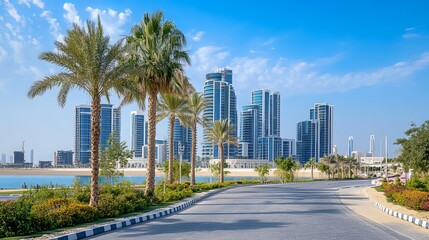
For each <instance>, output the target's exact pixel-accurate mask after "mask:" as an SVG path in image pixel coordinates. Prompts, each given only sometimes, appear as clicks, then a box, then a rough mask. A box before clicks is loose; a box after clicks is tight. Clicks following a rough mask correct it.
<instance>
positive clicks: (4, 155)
mask: <svg viewBox="0 0 429 240" xmlns="http://www.w3.org/2000/svg"><path fill="white" fill-rule="evenodd" d="M1 163H2V164H6V163H7V162H6V154H2V155H1Z"/></svg>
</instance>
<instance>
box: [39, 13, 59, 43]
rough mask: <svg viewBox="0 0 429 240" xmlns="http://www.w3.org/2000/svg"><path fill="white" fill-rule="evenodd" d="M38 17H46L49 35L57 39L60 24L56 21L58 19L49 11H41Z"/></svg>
mask: <svg viewBox="0 0 429 240" xmlns="http://www.w3.org/2000/svg"><path fill="white" fill-rule="evenodd" d="M40 17H42V18H44V19H46V21H47V22H48V23H49V31H50V33H51V35H52V36H54V38H55V39H58V37H59V36H60V35H61V34H60V24H59V23H58V20H57V19H56V18H53V17H52V16H51V12H50V11H43V13H42V14H40Z"/></svg>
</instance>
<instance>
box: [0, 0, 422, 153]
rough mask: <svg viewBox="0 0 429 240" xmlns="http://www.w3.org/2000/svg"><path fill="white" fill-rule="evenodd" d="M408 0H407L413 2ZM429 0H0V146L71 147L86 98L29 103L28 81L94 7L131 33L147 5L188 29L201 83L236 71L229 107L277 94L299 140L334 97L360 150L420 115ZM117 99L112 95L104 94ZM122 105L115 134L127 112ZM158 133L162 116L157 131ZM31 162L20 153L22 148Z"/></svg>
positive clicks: (111, 24) (399, 133)
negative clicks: (318, 107) (304, 125)
mask: <svg viewBox="0 0 429 240" xmlns="http://www.w3.org/2000/svg"><path fill="white" fill-rule="evenodd" d="M411 2H412V3H411ZM427 9H429V2H427V1H353V2H352V1H264V2H263V4H261V2H260V1H166V0H160V1H69V2H62V1H54V0H17V1H15V0H0V106H1V114H0V154H2V153H5V154H7V155H8V156H9V155H11V154H12V152H13V151H14V150H18V149H20V148H21V142H22V141H23V140H25V142H26V150H27V153H29V152H30V151H29V150H30V149H34V151H35V160H49V159H51V158H52V153H53V152H54V151H56V150H60V149H64V150H71V149H72V148H73V109H74V106H75V105H79V104H88V103H89V100H90V99H89V97H88V96H87V95H85V94H84V93H83V92H79V91H74V92H71V93H70V95H69V99H68V102H67V104H66V106H65V107H64V108H60V107H59V106H58V104H57V102H56V94H57V93H58V91H57V89H54V90H53V91H51V92H48V93H46V94H45V95H43V96H41V97H37V98H35V99H33V100H29V99H27V98H26V93H27V91H28V89H29V87H30V86H31V84H32V83H33V82H34V81H35V80H39V79H41V78H42V77H43V76H45V75H47V74H51V73H54V72H56V71H58V68H56V67H55V66H53V65H49V64H47V63H44V62H41V61H40V60H38V55H39V54H40V53H41V52H43V51H50V50H53V48H54V45H53V43H54V41H55V40H61V39H62V37H63V36H64V34H65V33H66V29H68V28H70V26H71V24H72V23H73V22H76V23H78V24H82V23H84V22H85V21H86V20H88V19H96V17H97V15H100V16H101V20H102V22H103V24H104V27H105V31H106V33H108V34H109V35H110V36H111V38H112V40H113V41H116V40H118V39H120V38H121V37H122V36H125V35H126V34H128V33H129V29H130V28H131V26H132V25H134V24H136V23H138V22H139V21H140V19H141V17H142V16H143V14H144V13H145V12H153V11H155V10H162V11H164V12H165V16H166V19H168V20H172V21H174V22H175V23H176V25H177V26H178V27H179V28H180V29H181V30H182V31H183V32H184V33H185V34H186V36H187V40H188V46H187V49H188V50H189V54H190V55H191V57H192V66H191V67H189V68H188V69H187V74H188V75H189V77H190V78H191V81H192V83H193V84H194V86H195V87H196V89H197V90H199V91H201V90H202V87H203V84H204V79H205V74H206V73H207V72H209V71H211V70H212V69H214V68H217V67H229V68H231V69H232V70H233V72H234V73H233V74H234V75H233V84H234V87H235V89H236V92H237V97H238V111H240V109H241V106H242V105H244V104H248V103H249V102H250V92H251V91H252V90H254V89H257V88H268V89H272V90H273V91H279V92H280V93H281V97H282V100H281V104H282V106H281V111H282V112H281V135H282V137H287V138H296V124H297V122H299V121H302V120H307V119H308V118H309V108H311V107H312V106H313V104H314V103H316V102H327V103H330V104H332V105H334V106H335V118H334V125H335V128H334V144H336V145H337V146H338V149H339V152H340V153H345V151H346V145H347V138H348V136H350V135H351V136H354V145H355V149H356V150H360V151H367V150H368V145H369V135H370V134H375V135H376V143H377V145H376V153H378V151H379V145H378V144H379V141H380V140H381V139H384V136H388V137H389V141H390V144H389V148H390V149H389V154H390V155H391V156H392V155H394V154H395V152H396V149H397V148H398V147H397V146H394V145H392V144H391V143H392V142H393V141H394V139H397V138H399V137H403V136H404V135H403V133H404V131H405V130H407V129H408V128H409V126H410V124H411V123H412V122H415V123H417V124H421V123H422V122H424V121H425V120H427V119H429V116H428V115H429V112H428V110H427V109H428V108H427V102H429V94H427V90H428V89H429V81H428V79H427V76H428V75H429V29H428V27H429V26H428V25H427V24H428V23H429V15H428V14H427ZM112 103H113V104H118V100H117V99H114V100H112ZM133 110H136V106H135V105H130V106H126V107H124V108H123V109H122V116H123V117H122V132H121V134H122V140H128V139H129V112H130V111H133ZM166 134H167V131H166V123H165V122H162V123H160V125H159V127H158V134H157V135H158V138H164V137H165V136H166ZM26 158H27V159H29V155H27V157H26Z"/></svg>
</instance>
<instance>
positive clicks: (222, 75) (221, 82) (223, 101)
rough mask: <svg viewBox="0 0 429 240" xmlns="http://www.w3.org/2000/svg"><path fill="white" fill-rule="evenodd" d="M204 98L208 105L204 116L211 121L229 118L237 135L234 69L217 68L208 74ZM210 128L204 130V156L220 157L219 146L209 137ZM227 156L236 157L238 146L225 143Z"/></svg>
mask: <svg viewBox="0 0 429 240" xmlns="http://www.w3.org/2000/svg"><path fill="white" fill-rule="evenodd" d="M204 99H205V100H206V102H207V106H206V108H205V109H204V113H203V115H204V117H205V118H206V119H207V120H208V121H209V122H213V121H217V120H221V119H228V120H229V123H230V124H232V125H233V126H234V127H235V131H234V133H233V134H234V135H235V136H237V98H236V95H235V91H234V88H233V86H232V70H230V69H226V68H220V69H216V70H214V71H213V72H211V73H208V74H207V75H206V81H205V83H204ZM207 130H208V128H207V127H205V128H204V130H203V148H202V156H203V158H210V157H213V158H219V153H218V147H217V146H214V145H213V144H212V143H211V142H210V140H209V139H208V137H207ZM224 155H225V157H227V158H229V157H235V155H236V146H235V145H228V144H227V145H225V152H224Z"/></svg>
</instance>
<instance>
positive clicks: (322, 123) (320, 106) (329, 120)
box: [310, 103, 334, 162]
mask: <svg viewBox="0 0 429 240" xmlns="http://www.w3.org/2000/svg"><path fill="white" fill-rule="evenodd" d="M310 120H311V121H313V122H315V124H316V125H317V126H316V130H317V131H316V132H315V133H316V134H315V137H316V141H315V156H314V158H315V160H316V162H318V161H319V159H320V158H322V157H324V156H326V155H329V154H331V153H332V149H333V148H332V147H333V145H332V142H333V124H334V106H332V105H328V104H326V103H316V104H315V105H314V108H312V109H310Z"/></svg>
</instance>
